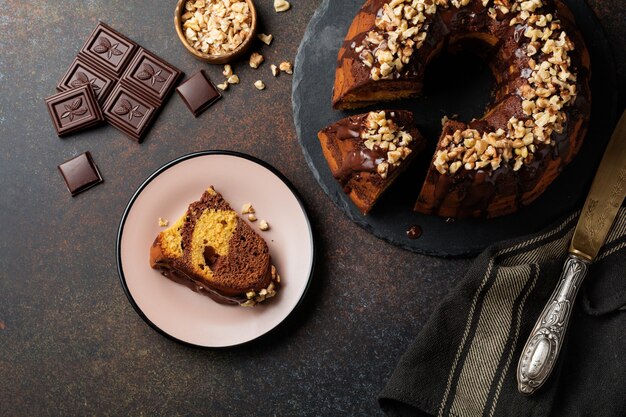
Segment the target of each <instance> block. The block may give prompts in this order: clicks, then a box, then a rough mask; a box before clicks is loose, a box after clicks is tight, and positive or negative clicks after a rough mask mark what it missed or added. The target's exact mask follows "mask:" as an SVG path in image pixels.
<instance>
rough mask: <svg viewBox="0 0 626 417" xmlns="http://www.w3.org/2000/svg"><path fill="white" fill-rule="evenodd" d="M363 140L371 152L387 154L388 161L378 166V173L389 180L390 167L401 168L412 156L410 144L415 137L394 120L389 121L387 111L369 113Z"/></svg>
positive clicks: (383, 161)
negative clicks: (405, 160) (376, 151)
mask: <svg viewBox="0 0 626 417" xmlns="http://www.w3.org/2000/svg"><path fill="white" fill-rule="evenodd" d="M392 116H393V112H392ZM361 139H363V145H365V147H366V148H367V149H369V150H370V151H371V150H379V151H383V152H384V153H385V155H386V159H385V160H382V161H381V162H380V163H378V164H377V165H376V172H377V173H378V174H379V175H380V176H381V177H382V178H387V174H388V171H389V167H390V166H391V167H397V166H399V165H400V163H401V162H402V161H403V160H404V159H406V157H407V156H409V155H410V154H411V149H410V148H409V144H410V143H411V142H412V141H413V136H411V134H410V133H408V132H406V131H404V130H402V128H400V127H398V126H397V125H396V123H395V122H394V121H393V120H392V119H388V118H387V115H386V114H385V111H379V112H375V111H372V112H369V114H368V115H367V119H366V120H365V130H363V132H361Z"/></svg>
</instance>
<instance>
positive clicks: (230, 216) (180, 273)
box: [150, 187, 280, 307]
mask: <svg viewBox="0 0 626 417" xmlns="http://www.w3.org/2000/svg"><path fill="white" fill-rule="evenodd" d="M150 265H151V266H152V267H153V268H155V269H158V270H160V271H161V273H162V274H163V275H164V276H166V277H167V278H169V279H171V280H172V281H175V282H178V283H180V284H183V285H186V286H187V287H189V288H190V289H192V290H193V291H196V292H198V293H200V294H204V295H207V296H209V297H211V298H212V299H213V300H215V301H217V302H219V303H224V304H239V305H241V306H244V307H251V306H254V305H256V304H257V303H260V302H262V301H264V300H266V299H268V298H271V297H273V296H274V295H276V290H277V288H278V284H279V283H280V277H279V276H278V274H277V272H276V268H274V266H273V265H271V259H270V255H269V250H268V247H267V244H266V243H265V241H264V240H263V238H262V237H261V236H259V235H258V234H256V233H255V232H254V230H252V228H251V227H250V226H248V224H247V223H246V222H245V221H243V220H242V219H241V218H239V216H238V215H237V213H236V212H235V211H234V210H233V209H232V208H231V207H230V205H229V204H228V203H227V202H226V201H225V200H224V198H222V196H221V195H220V194H219V193H217V192H216V191H215V190H214V189H213V187H211V188H209V189H207V190H206V191H205V192H204V194H202V197H201V198H200V200H199V201H196V202H194V203H191V204H190V205H189V208H188V209H187V212H186V213H185V215H183V216H182V217H181V218H180V219H178V221H176V223H174V224H173V225H172V226H171V227H170V228H168V229H166V230H164V231H162V232H161V233H159V235H158V236H157V237H156V239H155V241H154V243H153V244H152V247H151V248H150Z"/></svg>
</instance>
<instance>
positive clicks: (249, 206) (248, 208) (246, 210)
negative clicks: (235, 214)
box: [241, 203, 255, 214]
mask: <svg viewBox="0 0 626 417" xmlns="http://www.w3.org/2000/svg"><path fill="white" fill-rule="evenodd" d="M250 213H255V211H254V207H252V203H245V204H244V205H243V206H241V214H250Z"/></svg>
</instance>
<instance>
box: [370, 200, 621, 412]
mask: <svg viewBox="0 0 626 417" xmlns="http://www.w3.org/2000/svg"><path fill="white" fill-rule="evenodd" d="M579 214H580V213H579V212H578V213H574V214H572V215H571V216H569V217H567V218H566V219H565V220H563V221H561V222H559V223H558V224H556V225H554V226H553V227H551V228H550V229H549V230H547V231H545V232H542V233H539V234H537V235H534V236H531V237H529V238H525V239H522V240H516V241H512V242H506V243H501V244H497V245H494V246H492V247H490V248H489V249H487V250H485V251H484V252H483V253H482V254H481V255H480V256H479V257H478V258H477V259H476V260H475V262H474V263H473V264H472V266H471V268H470V269H469V270H468V272H467V275H466V276H465V278H464V279H463V280H461V283H460V284H459V285H458V286H457V287H456V288H454V289H453V290H452V291H451V292H450V293H449V294H448V296H447V297H446V298H445V299H444V301H443V302H442V303H441V305H440V306H439V307H438V308H437V309H436V311H435V312H434V313H433V315H432V317H431V318H430V319H429V321H428V322H427V324H426V325H425V326H424V328H423V329H422V330H421V332H420V333H419V334H418V336H417V338H416V339H415V340H414V341H413V342H412V344H411V345H410V346H409V348H408V350H407V351H406V352H405V354H404V355H403V356H402V358H401V359H400V361H399V363H398V365H397V367H396V369H395V371H394V373H393V375H392V376H391V378H390V380H389V381H388V383H387V386H386V387H385V388H384V390H383V391H382V393H381V394H380V397H379V403H380V405H381V407H382V409H383V410H384V411H385V412H386V413H387V415H389V416H451V417H476V416H506V417H516V416H520V417H521V416H524V417H526V416H542V417H543V416H568V417H570V416H572V417H575V416H598V417H611V416H620V417H621V416H626V249H625V248H626V209H625V208H622V209H621V211H620V213H619V215H618V218H617V219H616V222H615V224H614V226H613V230H612V232H611V234H610V235H609V237H608V239H607V242H606V244H605V245H604V247H603V249H602V251H601V252H600V254H599V256H598V258H597V260H596V262H595V263H594V264H593V265H592V266H591V267H590V270H589V274H588V276H587V278H586V280H585V282H584V284H583V287H582V288H581V291H580V292H579V294H578V300H577V303H576V306H575V309H574V312H573V314H572V317H571V322H570V327H569V329H568V334H567V336H566V343H565V345H564V347H563V350H562V351H561V356H560V358H559V362H558V363H557V366H556V368H555V370H554V371H553V373H552V376H551V377H550V379H549V380H548V381H547V382H546V383H545V385H544V386H543V387H542V388H541V389H540V390H539V391H537V392H536V393H535V394H534V395H532V396H529V397H526V396H523V395H522V394H519V393H518V391H517V381H516V375H515V374H516V370H517V361H518V359H519V357H520V353H521V350H522V348H523V347H524V344H525V342H526V339H527V337H528V335H529V334H530V331H531V330H532V327H533V325H534V324H535V321H536V320H537V317H538V316H539V313H540V312H541V310H542V309H543V306H544V304H545V303H546V301H547V299H548V297H549V296H550V294H551V293H552V291H553V290H554V287H555V285H556V282H557V280H558V278H559V276H560V273H561V269H562V266H563V262H564V259H565V256H566V253H567V249H568V246H569V242H570V240H571V237H572V234H573V232H574V227H575V226H576V222H577V219H578V216H579Z"/></svg>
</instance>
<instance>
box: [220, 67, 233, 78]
mask: <svg viewBox="0 0 626 417" xmlns="http://www.w3.org/2000/svg"><path fill="white" fill-rule="evenodd" d="M222 74H224V77H230V76H231V75H233V68H232V67H231V66H230V65H228V64H226V65H224V71H222Z"/></svg>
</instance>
